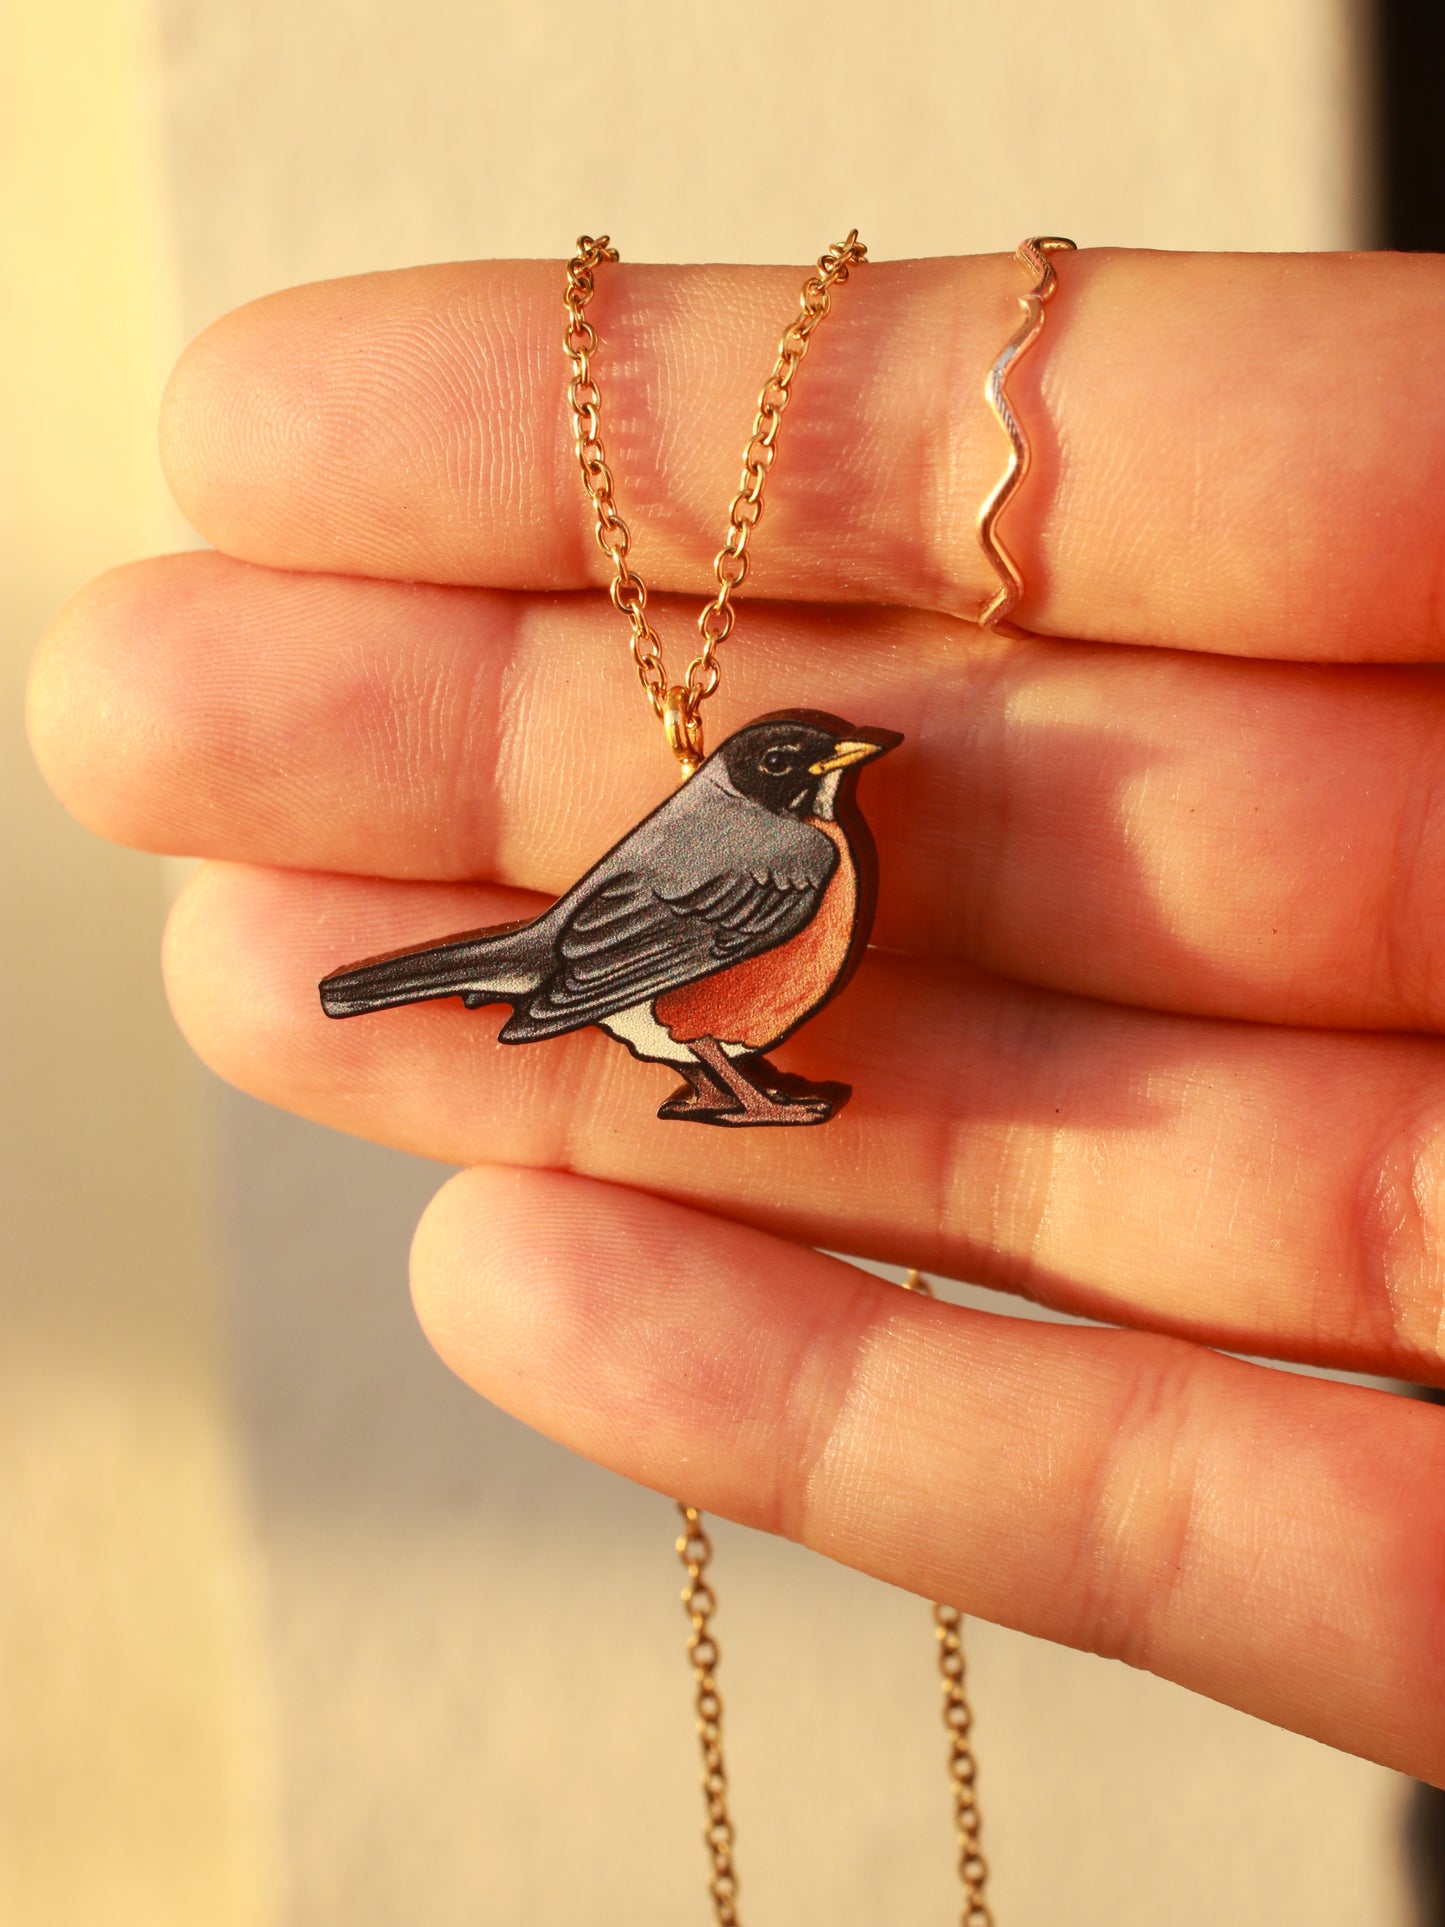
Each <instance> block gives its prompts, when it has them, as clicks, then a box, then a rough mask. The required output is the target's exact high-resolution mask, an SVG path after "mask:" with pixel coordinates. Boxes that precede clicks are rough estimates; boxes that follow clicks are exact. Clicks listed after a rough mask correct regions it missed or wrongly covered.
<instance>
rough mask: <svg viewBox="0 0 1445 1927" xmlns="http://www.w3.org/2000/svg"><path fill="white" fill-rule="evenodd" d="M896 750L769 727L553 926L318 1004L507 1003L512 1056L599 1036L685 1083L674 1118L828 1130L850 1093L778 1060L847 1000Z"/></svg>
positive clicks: (354, 968) (847, 731) (326, 989)
mask: <svg viewBox="0 0 1445 1927" xmlns="http://www.w3.org/2000/svg"><path fill="white" fill-rule="evenodd" d="M902 740H903V739H902V737H901V736H899V735H898V734H897V733H896V732H895V731H893V730H888V729H856V728H854V727H853V725H852V724H850V723H845V722H842V721H841V720H840V719H839V718H838V717H836V716H826V715H822V714H820V713H818V712H817V711H815V710H803V709H794V710H784V711H781V712H779V713H778V714H776V715H772V716H764V717H761V718H760V719H759V720H758V721H757V722H752V723H748V724H747V725H746V727H744V728H742V729H740V730H738V731H737V732H736V733H735V734H734V735H732V736H729V737H728V739H727V740H726V742H724V743H722V744H721V745H720V746H719V747H718V748H717V749H716V750H714V751H713V753H712V755H711V756H709V757H708V758H707V759H706V761H704V762H703V763H702V764H701V765H700V766H699V767H698V769H697V772H696V774H695V775H693V776H692V777H691V778H690V779H689V780H688V781H687V782H686V783H684V784H683V785H682V787H681V788H680V789H678V790H675V791H674V792H673V794H672V795H671V796H669V797H668V799H667V801H666V802H665V803H662V804H659V806H658V807H657V808H656V809H655V810H654V811H653V812H652V814H651V815H650V816H646V817H644V818H643V820H642V821H641V822H640V823H639V824H638V825H637V827H636V828H635V829H633V830H630V831H629V832H628V834H627V835H626V836H625V837H623V839H622V841H621V842H620V843H618V844H616V845H615V846H614V847H613V848H612V849H611V850H609V851H608V852H607V854H606V856H604V857H603V858H602V859H601V861H600V862H598V863H596V864H594V865H593V867H592V868H591V869H590V870H589V871H588V872H587V874H586V875H585V876H584V877H582V878H581V880H580V881H579V882H577V883H574V884H573V886H572V888H571V889H570V890H568V891H567V892H566V894H565V895H564V896H561V897H559V898H558V899H557V901H556V902H555V903H554V904H553V905H552V907H551V909H550V910H546V911H544V912H543V913H542V915H541V916H539V917H535V918H533V919H532V921H531V922H530V923H520V924H499V925H497V926H495V927H493V928H491V929H486V930H472V931H467V932H465V933H464V934H462V935H459V936H454V937H448V938H445V939H444V940H440V941H437V942H435V943H429V944H424V945H422V946H421V947H419V948H417V949H411V950H403V951H398V952H396V953H394V954H392V955H390V956H386V957H377V958H374V959H372V960H370V961H368V962H365V963H360V964H355V965H351V966H349V967H348V968H346V969H344V970H338V971H335V972H334V973H333V974H332V975H331V976H329V977H326V978H324V979H323V980H322V982H321V985H320V991H321V1007H322V1009H323V1010H324V1011H325V1012H326V1015H327V1016H328V1017H359V1016H362V1015H364V1014H365V1013H367V1012H368V1011H374V1010H385V1009H388V1008H390V1007H391V1006H392V1005H395V1004H415V1003H423V1002H425V1001H427V1000H428V999H430V998H434V997H460V998H461V1000H462V1002H463V1003H464V1004H465V1005H466V1006H467V1008H468V1009H469V1010H478V1009H480V1008H481V1007H482V1006H483V1005H485V1004H509V1005H510V1006H511V1013H512V1014H511V1016H510V1017H509V1018H508V1019H507V1021H506V1022H505V1023H504V1024H503V1026H502V1029H501V1032H500V1033H499V1042H501V1043H503V1044H531V1043H536V1042H538V1041H539V1040H540V1039H542V1038H545V1037H560V1036H562V1035H563V1034H564V1033H565V1032H567V1031H573V1030H582V1029H584V1028H585V1027H586V1026H587V1025H589V1024H595V1025H596V1026H597V1027H598V1028H599V1029H600V1030H604V1031H606V1032H607V1033H608V1035H609V1036H612V1037H615V1038H616V1039H617V1040H618V1041H619V1042H620V1043H622V1044H625V1045H626V1046H627V1048H628V1050H630V1051H631V1052H632V1054H633V1056H634V1057H639V1058H642V1059H643V1060H644V1061H645V1062H648V1063H655V1064H667V1065H670V1066H671V1067H672V1068H673V1069H674V1070H675V1071H679V1072H680V1073H681V1074H682V1077H683V1079H684V1082H683V1084H682V1085H681V1087H680V1088H679V1089H678V1090H677V1091H675V1092H674V1094H673V1095H672V1096H671V1097H669V1098H668V1100H667V1102H666V1103H665V1104H664V1105H663V1106H662V1109H661V1110H660V1111H659V1112H658V1113H657V1115H658V1116H659V1117H660V1118H667V1119H677V1120H684V1121H686V1122H688V1123H692V1124H716V1125H722V1126H725V1127H729V1128H734V1129H736V1128H738V1127H741V1126H749V1125H763V1124H771V1125H789V1124H825V1123H826V1122H827V1121H828V1119H829V1118H830V1117H832V1116H834V1114H835V1113H836V1112H837V1111H838V1110H840V1109H841V1108H842V1106H843V1105H844V1104H845V1103H846V1102H847V1101H848V1098H849V1097H850V1096H851V1095H852V1092H851V1090H850V1088H849V1086H848V1085H846V1084H815V1083H810V1082H808V1081H806V1080H805V1079H803V1078H801V1077H797V1076H794V1075H791V1074H789V1073H788V1072H786V1071H780V1070H778V1069H776V1068H775V1067H774V1066H773V1065H772V1064H771V1063H769V1061H768V1055H767V1053H768V1052H769V1051H771V1050H773V1049H775V1048H776V1047H777V1046H778V1045H779V1044H781V1043H782V1042H783V1040H784V1038H786V1037H790V1036H791V1035H792V1033H793V1032H794V1031H795V1030H796V1029H797V1028H798V1026H799V1025H800V1024H804V1023H806V1022H807V1020H808V1019H809V1018H810V1017H812V1016H814V1015H815V1014H816V1013H817V1012H818V1011H819V1010H821V1009H822V1007H823V1005H824V1004H826V1003H828V1002H829V1001H830V1000H831V999H832V998H834V997H836V996H837V994H838V992H839V991H840V990H841V989H842V988H843V986H844V985H845V984H846V983H847V981H848V979H849V978H850V977H851V976H852V974H853V972H854V970H856V968H857V967H858V964H859V962H860V960H861V958H862V955H863V952H864V950H865V949H866V948H867V944H868V937H869V933H870V931H871V929H872V926H873V910H874V904H875V901H876V897H877V857H876V853H875V850H874V844H873V839H872V837H871V835H870V834H869V831H868V826H867V824H866V823H865V822H864V820H863V816H862V813H861V811H860V810H859V808H858V803H857V798H856V794H855V792H856V790H857V786H858V773H859V770H860V769H861V767H862V765H863V764H864V763H867V762H871V761H872V760H873V758H874V757H877V756H882V755H884V754H886V752H887V751H888V750H890V749H894V748H896V747H897V745H898V744H899V743H900V742H901V741H902Z"/></svg>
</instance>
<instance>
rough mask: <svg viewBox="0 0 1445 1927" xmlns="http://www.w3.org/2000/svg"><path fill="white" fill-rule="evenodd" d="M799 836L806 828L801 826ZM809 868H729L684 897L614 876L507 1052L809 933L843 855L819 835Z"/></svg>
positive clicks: (518, 1019) (567, 926)
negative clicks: (802, 933)
mask: <svg viewBox="0 0 1445 1927" xmlns="http://www.w3.org/2000/svg"><path fill="white" fill-rule="evenodd" d="M800 827H801V826H800ZM813 835H814V837H815V838H816V846H817V847H816V848H815V849H810V850H809V851H808V855H809V857H810V859H811V861H809V862H806V863H804V862H798V861H794V862H791V863H788V864H787V866H786V867H781V866H780V867H779V868H778V869H776V870H774V869H761V868H757V867H754V866H752V865H749V866H748V867H746V868H744V867H742V866H741V865H737V866H733V865H729V866H728V867H726V868H724V869H720V870H718V871H717V872H716V873H715V874H713V875H711V876H707V877H704V879H703V880H702V881H701V882H693V881H692V879H691V878H689V879H688V886H689V887H687V888H685V889H678V888H676V886H674V887H673V888H671V889H668V888H667V887H666V885H665V884H663V885H661V886H659V882H658V880H657V879H655V878H649V877H648V876H647V875H645V874H641V873H639V872H638V871H635V870H628V871H623V872H620V873H619V872H614V873H613V874H612V875H611V876H609V877H607V878H606V879H605V881H604V880H603V879H601V878H599V879H598V887H597V888H596V889H595V890H593V891H592V892H591V893H589V894H588V896H587V897H585V898H584V899H583V900H582V901H580V902H578V903H576V904H574V905H573V906H572V907H571V910H570V914H569V915H568V916H567V918H566V920H565V922H563V923H562V925H561V927H560V928H559V930H558V931H557V935H556V939H555V955H556V957H557V968H556V969H555V970H554V971H552V972H551V973H550V974H549V976H548V977H547V978H546V979H545V980H544V982H543V983H542V984H541V985H540V986H539V988H538V989H537V990H536V992H534V993H533V995H532V996H531V997H529V998H528V999H527V1000H526V1002H525V1003H524V1004H519V1005H518V1006H517V1008H516V1010H515V1011H514V1014H513V1016H512V1017H511V1019H510V1020H509V1021H508V1022H507V1024H505V1025H504V1026H503V1029H502V1031H501V1040H502V1042H503V1043H508V1044H514V1043H526V1042H531V1041H533V1040H534V1039H537V1038H541V1037H553V1036H559V1035H561V1034H562V1033H563V1032H565V1031H570V1030H580V1029H581V1028H582V1027H583V1026H584V1025H586V1024H595V1023H597V1022H599V1021H600V1019H602V1018H604V1017H610V1016H612V1015H613V1014H614V1013H615V1012H617V1011H621V1010H628V1009H631V1008H632V1007H633V1006H634V1005H636V1004H640V1003H645V1002H650V1001H651V1000H652V999H653V998H655V997H659V996H661V995H662V994H663V992H664V991H668V990H676V989H679V988H680V987H681V986H682V985H684V984H689V983H696V982H697V981H698V979H699V978H702V977H709V976H711V975H713V973H714V972H715V971H718V970H724V969H726V968H727V967H728V966H729V965H730V964H734V963H741V962H742V961H743V960H744V959H745V958H748V957H755V956H758V955H760V954H761V953H762V952H763V951H766V950H772V949H775V948H776V947H777V946H778V945H779V944H783V943H786V942H787V941H788V939H789V938H790V937H793V936H796V935H797V934H798V932H799V931H800V930H802V929H804V928H805V927H806V925H807V924H808V922H809V920H810V919H811V918H812V916H813V914H814V912H815V911H816V909H817V907H818V905H819V903H820V902H821V901H822V897H823V892H824V891H825V890H826V888H827V886H828V882H829V880H830V878H831V877H832V874H833V871H834V869H835V868H836V867H837V862H838V855H837V851H836V850H835V849H834V848H833V846H832V844H831V843H830V842H829V840H828V839H827V838H826V837H824V836H822V835H819V834H818V833H817V832H814V833H813Z"/></svg>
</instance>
